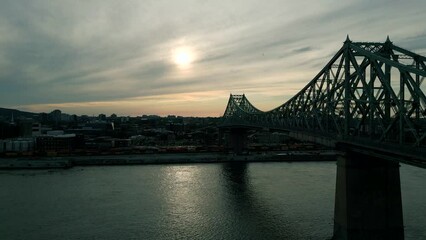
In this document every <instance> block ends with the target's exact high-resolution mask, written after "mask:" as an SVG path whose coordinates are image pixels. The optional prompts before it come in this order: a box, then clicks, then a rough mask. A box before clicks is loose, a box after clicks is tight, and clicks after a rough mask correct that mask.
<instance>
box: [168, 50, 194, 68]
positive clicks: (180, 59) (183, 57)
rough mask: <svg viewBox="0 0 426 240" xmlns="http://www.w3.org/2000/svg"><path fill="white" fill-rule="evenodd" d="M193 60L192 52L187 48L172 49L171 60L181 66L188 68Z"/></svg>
mask: <svg viewBox="0 0 426 240" xmlns="http://www.w3.org/2000/svg"><path fill="white" fill-rule="evenodd" d="M193 61H194V53H193V51H192V50H191V49H189V48H178V49H175V50H174V51H173V62H174V63H175V64H176V65H177V66H178V67H181V68H188V67H190V66H191V64H192V62H193Z"/></svg>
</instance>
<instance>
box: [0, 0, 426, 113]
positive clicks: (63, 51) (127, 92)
mask: <svg viewBox="0 0 426 240" xmlns="http://www.w3.org/2000/svg"><path fill="white" fill-rule="evenodd" d="M307 6H308V7H307ZM425 7H426V2H424V1H420V0H418V1H411V2H410V3H405V2H404V3H402V2H400V1H375V2H374V3H373V2H371V1H367V0H365V1H343V2H335V1H331V0H322V1H313V0H312V1H304V2H294V1H278V0H274V1H272V0H271V1H267V2H264V1H256V0H250V1H243V0H237V1H221V0H218V1H196V0H186V1H136V0H129V1H125V2H119V1H113V0H105V1H104V0H103V1H101V0H93V1H72V2H71V1H54V2H52V1H48V0H39V1H29V0H28V1H12V0H10V1H3V2H2V7H1V9H0V86H1V88H0V102H1V103H2V106H3V107H20V108H31V109H32V110H34V111H38V110H37V109H39V110H41V109H46V108H47V107H49V106H68V105H61V104H69V103H73V104H76V105H73V106H74V107H73V108H68V109H70V110H72V111H74V112H75V113H79V112H85V113H87V112H89V111H93V112H94V113H97V112H98V111H97V110H96V107H94V106H97V107H99V106H100V105H99V104H98V105H93V104H92V105H91V104H90V103H105V104H104V105H102V106H103V107H102V108H100V110H104V111H105V110H111V111H118V110H119V111H121V112H123V114H124V113H126V112H127V113H129V114H130V113H132V114H136V112H137V111H135V109H136V108H137V107H136V105H132V104H130V103H129V104H128V105H126V104H114V103H128V99H139V100H140V101H139V100H138V101H136V100H135V101H132V103H135V104H136V103H138V104H141V106H142V105H143V106H147V105H146V104H143V103H142V102H144V101H145V100H146V99H148V98H155V97H157V96H173V97H174V98H173V100H174V101H176V104H177V103H179V104H181V105H180V106H181V107H179V109H184V107H182V106H183V105H184V103H185V101H187V100H188V98H185V96H194V94H195V95H196V94H198V93H200V95H199V96H205V95H203V94H201V93H205V92H216V93H222V92H223V93H225V94H224V95H223V96H220V97H219V96H218V99H217V100H215V101H207V100H206V101H203V100H202V98H201V97H200V98H197V99H198V100H199V101H200V102H199V103H197V102H189V101H188V104H190V105H191V106H194V107H193V108H192V109H199V110H197V111H199V114H204V112H205V111H204V110H201V109H203V107H205V108H210V109H216V112H215V114H216V115H217V114H221V112H222V111H221V110H220V109H221V108H224V107H225V106H222V105H220V104H222V102H225V104H226V99H227V97H228V94H229V92H249V93H250V94H253V95H254V98H255V100H253V103H255V104H256V102H255V101H256V100H257V101H260V102H261V103H260V104H261V105H262V104H263V105H264V106H265V107H272V106H273V105H276V106H278V105H280V104H281V103H282V102H277V99H279V97H278V96H279V94H280V93H282V94H283V95H282V96H283V99H281V100H282V101H284V100H285V98H290V97H291V96H292V95H291V94H295V93H296V92H297V89H301V88H302V87H303V86H304V85H305V84H307V83H308V82H309V81H310V80H311V78H312V77H314V76H315V75H316V73H317V72H318V71H320V70H321V68H322V67H323V66H324V65H325V64H326V63H327V62H328V61H329V59H330V56H333V55H334V54H335V52H336V51H337V50H338V49H339V48H340V47H341V46H342V44H343V43H342V42H343V41H344V39H345V37H346V34H350V36H351V38H352V39H353V40H354V41H384V40H385V38H386V36H387V35H390V36H391V40H392V41H393V42H394V43H395V44H396V45H399V46H401V47H405V48H408V49H409V50H412V51H417V50H420V51H424V49H426V44H425V41H424V32H425V29H424V28H423V29H421V28H419V26H420V25H418V24H415V23H417V22H422V21H423V17H422V16H423V15H422V14H421V11H420V10H419V9H424V8H425ZM178 47H190V48H191V49H193V51H194V54H195V55H196V59H195V62H194V63H193V64H192V66H191V67H190V68H189V69H185V70H183V69H179V68H178V67H177V66H175V65H174V63H173V61H172V60H171V59H172V56H171V54H172V52H173V49H175V48H178ZM422 49H423V50H422ZM141 99H143V101H142V100H141ZM148 102H149V101H148ZM155 103H156V104H155V106H156V107H157V108H158V109H159V110H158V112H163V113H165V112H166V111H167V110H169V111H170V112H172V111H173V107H172V106H173V104H170V103H168V104H166V103H164V102H162V101H160V102H155ZM207 103H209V104H211V105H209V106H207V105H206V104H207ZM215 104H219V105H215ZM108 106H109V108H110V109H109V108H108ZM132 106H133V107H132ZM196 106H200V107H196ZM201 106H202V107H201ZM174 107H176V106H174ZM146 109H150V111H152V112H151V113H155V111H156V110H155V109H154V108H149V107H148V106H147V107H146ZM100 110H99V111H100ZM194 111H195V110H194ZM210 112H211V113H212V114H213V112H212V111H210ZM188 114H189V113H188ZM191 115H197V112H193V113H191Z"/></svg>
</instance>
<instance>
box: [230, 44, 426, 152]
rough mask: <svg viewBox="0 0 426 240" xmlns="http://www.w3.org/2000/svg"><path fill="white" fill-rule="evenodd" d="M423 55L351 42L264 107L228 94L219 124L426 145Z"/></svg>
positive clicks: (385, 45)
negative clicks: (288, 94) (292, 91)
mask: <svg viewBox="0 0 426 240" xmlns="http://www.w3.org/2000/svg"><path fill="white" fill-rule="evenodd" d="M425 64H426V57H424V56H421V55H418V54H416V53H413V52H411V51H408V50H405V49H403V48H400V47H398V46H395V45H394V44H393V43H392V42H391V41H390V40H389V38H387V40H386V41H385V42H384V43H379V42H352V41H350V40H349V38H347V39H346V41H345V42H344V44H343V46H342V48H340V49H339V51H338V52H337V53H336V55H334V57H333V58H332V59H331V60H330V61H329V62H328V63H327V64H326V65H325V67H324V68H323V69H322V70H321V71H320V72H319V73H318V74H317V75H316V76H315V77H314V78H313V79H312V80H311V81H310V82H309V83H308V84H307V85H306V86H305V87H304V88H303V89H302V90H301V91H300V92H298V93H297V94H296V95H295V96H293V97H292V98H291V99H290V100H288V101H287V102H285V103H284V104H282V105H281V106H279V107H277V108H275V109H273V110H271V111H267V112H263V111H260V110H259V109H257V108H256V107H254V106H253V105H252V104H251V103H250V102H249V101H248V100H247V98H246V97H245V95H232V94H231V96H230V98H229V101H228V105H227V108H226V111H225V113H224V115H223V123H222V126H231V125H232V126H235V125H240V126H247V127H265V128H273V129H285V130H290V131H291V130H297V131H305V132H315V133H316V134H321V135H326V136H334V137H336V138H338V139H358V140H359V139H362V140H369V141H374V142H379V143H397V144H403V145H407V146H425V145H426V118H425V117H426V96H425V93H424V92H423V89H422V87H421V86H422V83H423V81H424V79H425V78H426V65H425Z"/></svg>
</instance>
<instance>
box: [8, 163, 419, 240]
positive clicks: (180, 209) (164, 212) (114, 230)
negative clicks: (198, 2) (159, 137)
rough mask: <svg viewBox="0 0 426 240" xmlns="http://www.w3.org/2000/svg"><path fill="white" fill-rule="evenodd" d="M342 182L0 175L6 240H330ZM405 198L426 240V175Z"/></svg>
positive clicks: (249, 172) (273, 166)
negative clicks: (336, 193)
mask: <svg viewBox="0 0 426 240" xmlns="http://www.w3.org/2000/svg"><path fill="white" fill-rule="evenodd" d="M335 181H336V163H335V162H299V163H294V162H293V163H286V162H282V163H277V162H274V163H246V164H243V163H217V164H215V163H213V164H170V165H137V166H98V167H74V168H71V169H68V170H17V171H0V189H1V191H0V239H2V240H3V239H6V240H8V239H25V240H28V239H105V240H109V239H111V240H112V239H114V240H115V239H329V238H330V237H331V236H332V233H333V211H334V193H335ZM401 190H402V200H403V211H404V226H405V236H406V239H426V202H425V199H426V169H421V168H416V167H412V166H407V165H402V166H401Z"/></svg>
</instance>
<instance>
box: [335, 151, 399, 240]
mask: <svg viewBox="0 0 426 240" xmlns="http://www.w3.org/2000/svg"><path fill="white" fill-rule="evenodd" d="M333 239H404V227H403V215H402V202H401V184H400V177H399V163H397V162H392V161H387V160H382V159H378V158H373V157H370V156H366V155H362V154H359V153H353V152H348V153H346V155H345V156H339V157H338V160H337V180H336V200H335V209H334V235H333Z"/></svg>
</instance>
